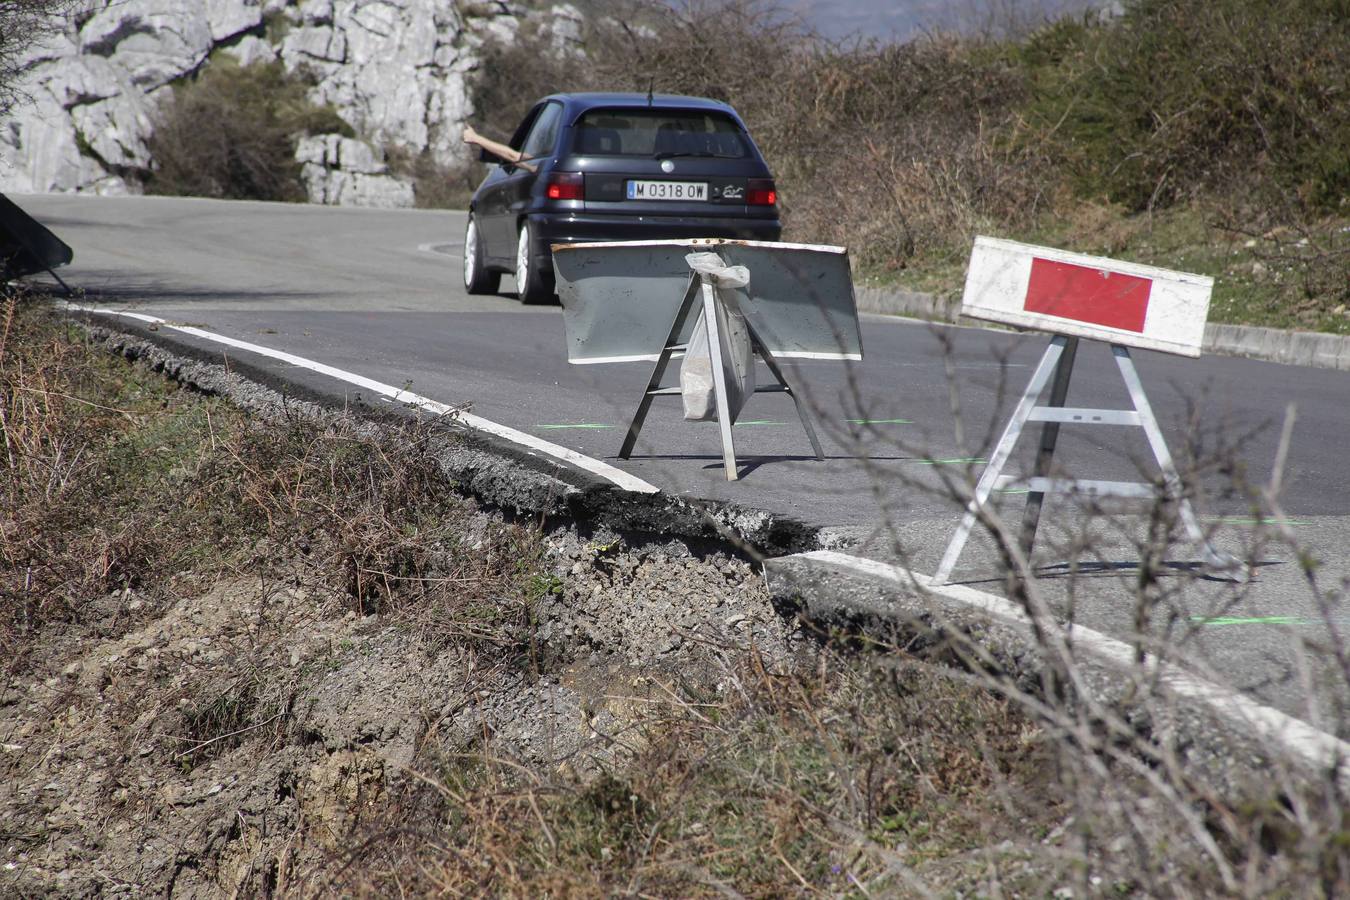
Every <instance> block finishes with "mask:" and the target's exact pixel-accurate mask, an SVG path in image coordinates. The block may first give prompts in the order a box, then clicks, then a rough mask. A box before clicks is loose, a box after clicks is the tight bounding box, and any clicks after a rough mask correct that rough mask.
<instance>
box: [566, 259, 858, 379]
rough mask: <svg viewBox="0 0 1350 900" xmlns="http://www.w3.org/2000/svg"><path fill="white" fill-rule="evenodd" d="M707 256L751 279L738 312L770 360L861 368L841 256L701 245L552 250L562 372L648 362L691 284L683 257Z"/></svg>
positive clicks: (855, 320) (848, 276) (740, 296)
mask: <svg viewBox="0 0 1350 900" xmlns="http://www.w3.org/2000/svg"><path fill="white" fill-rule="evenodd" d="M705 250H706V251H710V252H713V253H716V254H718V255H719V256H721V257H722V259H723V260H725V262H726V264H727V265H728V266H745V267H746V268H747V269H749V270H750V271H751V273H753V277H752V278H751V280H750V284H749V285H747V286H746V287H745V288H744V289H738V290H737V294H736V298H737V304H738V306H739V308H740V310H741V312H742V313H744V314H745V317H746V318H747V319H748V320H749V321H750V323H751V324H752V325H753V326H754V327H755V330H756V331H757V332H758V334H759V336H760V338H761V339H762V340H763V342H764V345H765V348H766V349H767V350H768V351H769V352H770V353H771V354H773V356H774V358H775V359H844V360H860V359H862V337H861V335H860V333H859V330H858V311H857V304H856V302H855V301H854V296H853V275H852V271H851V269H850V267H849V260H848V251H847V250H845V249H844V248H843V247H830V246H823V245H815V244H788V243H778V242H773V241H736V240H725V239H721V238H705V239H694V240H671V241H622V242H605V243H595V244H555V245H554V246H553V266H554V269H555V271H556V272H557V276H558V277H557V284H558V296H559V298H560V299H561V300H562V304H563V323H564V326H565V327H566V329H567V360H568V362H572V363H577V364H588V363H608V362H631V361H633V360H654V359H656V356H657V354H658V353H660V352H661V348H662V345H663V341H664V340H665V337H666V330H667V328H668V327H669V325H670V320H671V317H672V316H674V314H675V310H676V309H677V308H678V307H679V306H680V303H681V302H682V300H683V298H684V293H685V288H686V286H687V284H688V281H689V264H688V263H687V262H686V261H685V257H686V256H687V255H688V254H690V253H698V252H700V251H705ZM692 328H693V322H692V320H691V321H690V322H689V323H687V324H686V330H685V331H683V332H682V333H681V334H680V335H678V337H679V338H681V340H682V341H687V340H688V339H689V337H690V332H691V330H692Z"/></svg>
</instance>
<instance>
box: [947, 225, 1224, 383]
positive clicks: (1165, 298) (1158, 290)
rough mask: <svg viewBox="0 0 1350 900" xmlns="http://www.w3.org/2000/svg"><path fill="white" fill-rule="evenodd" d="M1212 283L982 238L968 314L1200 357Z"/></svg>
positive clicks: (969, 282) (970, 277)
mask: <svg viewBox="0 0 1350 900" xmlns="http://www.w3.org/2000/svg"><path fill="white" fill-rule="evenodd" d="M1213 288H1214V279H1212V278H1209V277H1207V276H1205V275H1192V274H1190V273H1187V272H1172V271H1169V270H1167V269H1159V268H1155V267H1153V266H1144V265H1139V264H1138V263H1129V262H1121V261H1119V260H1113V259H1104V258H1102V257H1099V256H1084V255H1082V254H1079V253H1067V252H1065V251H1063V250H1054V249H1051V248H1049V247H1036V246H1033V245H1031V244H1019V243H1017V242H1016V241H1004V240H999V239H997V238H990V237H983V236H981V237H977V238H976V239H975V248H974V250H972V251H971V254H970V269H969V271H968V272H967V274H966V290H965V295H964V296H963V298H962V301H961V312H962V314H963V315H967V316H970V317H971V318H973V319H985V320H987V321H990V322H1000V323H1002V324H1004V325H1016V326H1018V327H1020V328H1032V329H1035V330H1037V331H1046V332H1049V333H1051V334H1065V335H1069V336H1071V337H1085V338H1092V339H1094V340H1099V341H1106V342H1108V343H1112V344H1119V345H1121V346H1127V347H1140V348H1143V349H1147V350H1161V351H1162V352H1164V353H1175V354H1177V355H1179V356H1190V357H1198V356H1199V355H1200V345H1201V341H1202V340H1203V338H1204V335H1205V319H1206V318H1207V317H1208V315H1209V298H1210V292H1211V291H1212V290H1213Z"/></svg>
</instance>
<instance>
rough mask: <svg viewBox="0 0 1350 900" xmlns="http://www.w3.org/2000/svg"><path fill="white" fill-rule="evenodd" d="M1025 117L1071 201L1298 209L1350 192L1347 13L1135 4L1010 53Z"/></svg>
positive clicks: (1315, 4)
mask: <svg viewBox="0 0 1350 900" xmlns="http://www.w3.org/2000/svg"><path fill="white" fill-rule="evenodd" d="M1017 55H1018V56H1019V58H1020V60H1021V62H1022V63H1023V64H1024V65H1026V66H1027V67H1028V70H1029V72H1030V73H1031V75H1032V80H1033V82H1034V84H1035V90H1034V99H1033V100H1032V101H1031V102H1030V103H1029V104H1028V107H1027V110H1026V114H1027V118H1028V120H1029V121H1030V122H1031V123H1032V125H1033V131H1032V134H1033V135H1034V136H1035V137H1036V138H1038V139H1043V140H1045V141H1047V142H1048V143H1049V145H1050V146H1051V147H1052V148H1053V150H1054V152H1055V153H1056V154H1057V155H1058V156H1059V158H1060V159H1061V160H1062V161H1063V162H1064V163H1065V164H1066V165H1067V167H1068V169H1069V171H1070V172H1071V173H1072V176H1073V178H1074V181H1075V184H1076V187H1077V188H1078V191H1079V193H1080V194H1087V195H1089V196H1096V197H1100V196H1105V197H1107V198H1109V199H1111V200H1113V201H1115V202H1119V203H1122V204H1124V205H1126V206H1127V207H1128V208H1130V209H1134V210H1143V209H1149V208H1152V207H1154V206H1155V205H1157V204H1160V203H1161V204H1170V203H1175V202H1178V201H1181V200H1185V199H1188V198H1190V197H1194V196H1197V195H1201V194H1206V193H1208V194H1214V193H1228V194H1230V195H1231V194H1236V193H1246V192H1249V191H1255V192H1256V193H1257V194H1259V195H1260V196H1261V197H1262V200H1263V202H1266V203H1270V202H1279V203H1293V204H1294V205H1296V206H1298V207H1299V208H1301V209H1304V210H1307V211H1316V210H1324V211H1335V210H1337V209H1340V208H1343V204H1345V202H1346V197H1347V194H1350V90H1347V89H1348V88H1350V79H1348V78H1347V72H1350V69H1348V68H1347V66H1346V62H1345V61H1346V60H1347V59H1350V2H1347V0H1136V2H1134V3H1132V4H1130V5H1129V6H1128V7H1127V9H1126V11H1125V14H1124V15H1123V16H1122V17H1121V18H1119V19H1117V20H1113V21H1107V22H1104V23H1100V24H1095V25H1090V24H1085V23H1083V22H1074V21H1066V22H1060V23H1058V24H1057V25H1055V26H1052V27H1050V28H1048V29H1046V30H1044V31H1042V32H1041V33H1039V34H1037V35H1035V36H1033V37H1032V38H1031V39H1030V40H1029V41H1028V42H1027V43H1026V44H1025V45H1024V46H1022V47H1020V48H1019V53H1018V54H1017Z"/></svg>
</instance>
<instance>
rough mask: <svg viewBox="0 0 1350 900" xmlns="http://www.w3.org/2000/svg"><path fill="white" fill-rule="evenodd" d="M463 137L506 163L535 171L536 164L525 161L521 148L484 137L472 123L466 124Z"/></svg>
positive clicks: (467, 142)
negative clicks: (515, 148) (516, 148)
mask: <svg viewBox="0 0 1350 900" xmlns="http://www.w3.org/2000/svg"><path fill="white" fill-rule="evenodd" d="M463 139H464V143H466V144H473V145H475V146H477V147H482V148H483V149H484V150H486V151H487V152H489V153H491V154H493V155H494V156H496V157H498V158H499V159H501V160H502V161H503V162H505V163H509V164H511V165H514V166H520V167H521V168H522V169H528V170H529V171H531V172H533V171H535V167H534V166H532V165H530V164H529V163H527V162H524V161H523V157H524V154H522V153H521V152H520V151H519V150H513V149H512V148H510V147H508V146H506V145H505V144H501V143H498V142H497V141H494V140H492V139H491V138H485V137H483V136H482V135H481V134H479V133H478V132H476V131H474V130H473V126H471V125H465V126H464V138H463Z"/></svg>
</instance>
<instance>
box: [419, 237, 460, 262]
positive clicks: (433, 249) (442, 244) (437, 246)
mask: <svg viewBox="0 0 1350 900" xmlns="http://www.w3.org/2000/svg"><path fill="white" fill-rule="evenodd" d="M447 247H448V248H450V249H449V250H446V248H447ZM458 247H459V245H458V244H456V243H454V242H452V241H437V242H436V243H434V244H418V245H417V249H418V250H421V251H422V252H423V253H435V254H436V255H437V256H448V257H450V258H452V259H459V258H460V256H461V254H459V253H455V252H453V251H454V250H455V249H456V248H458Z"/></svg>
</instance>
